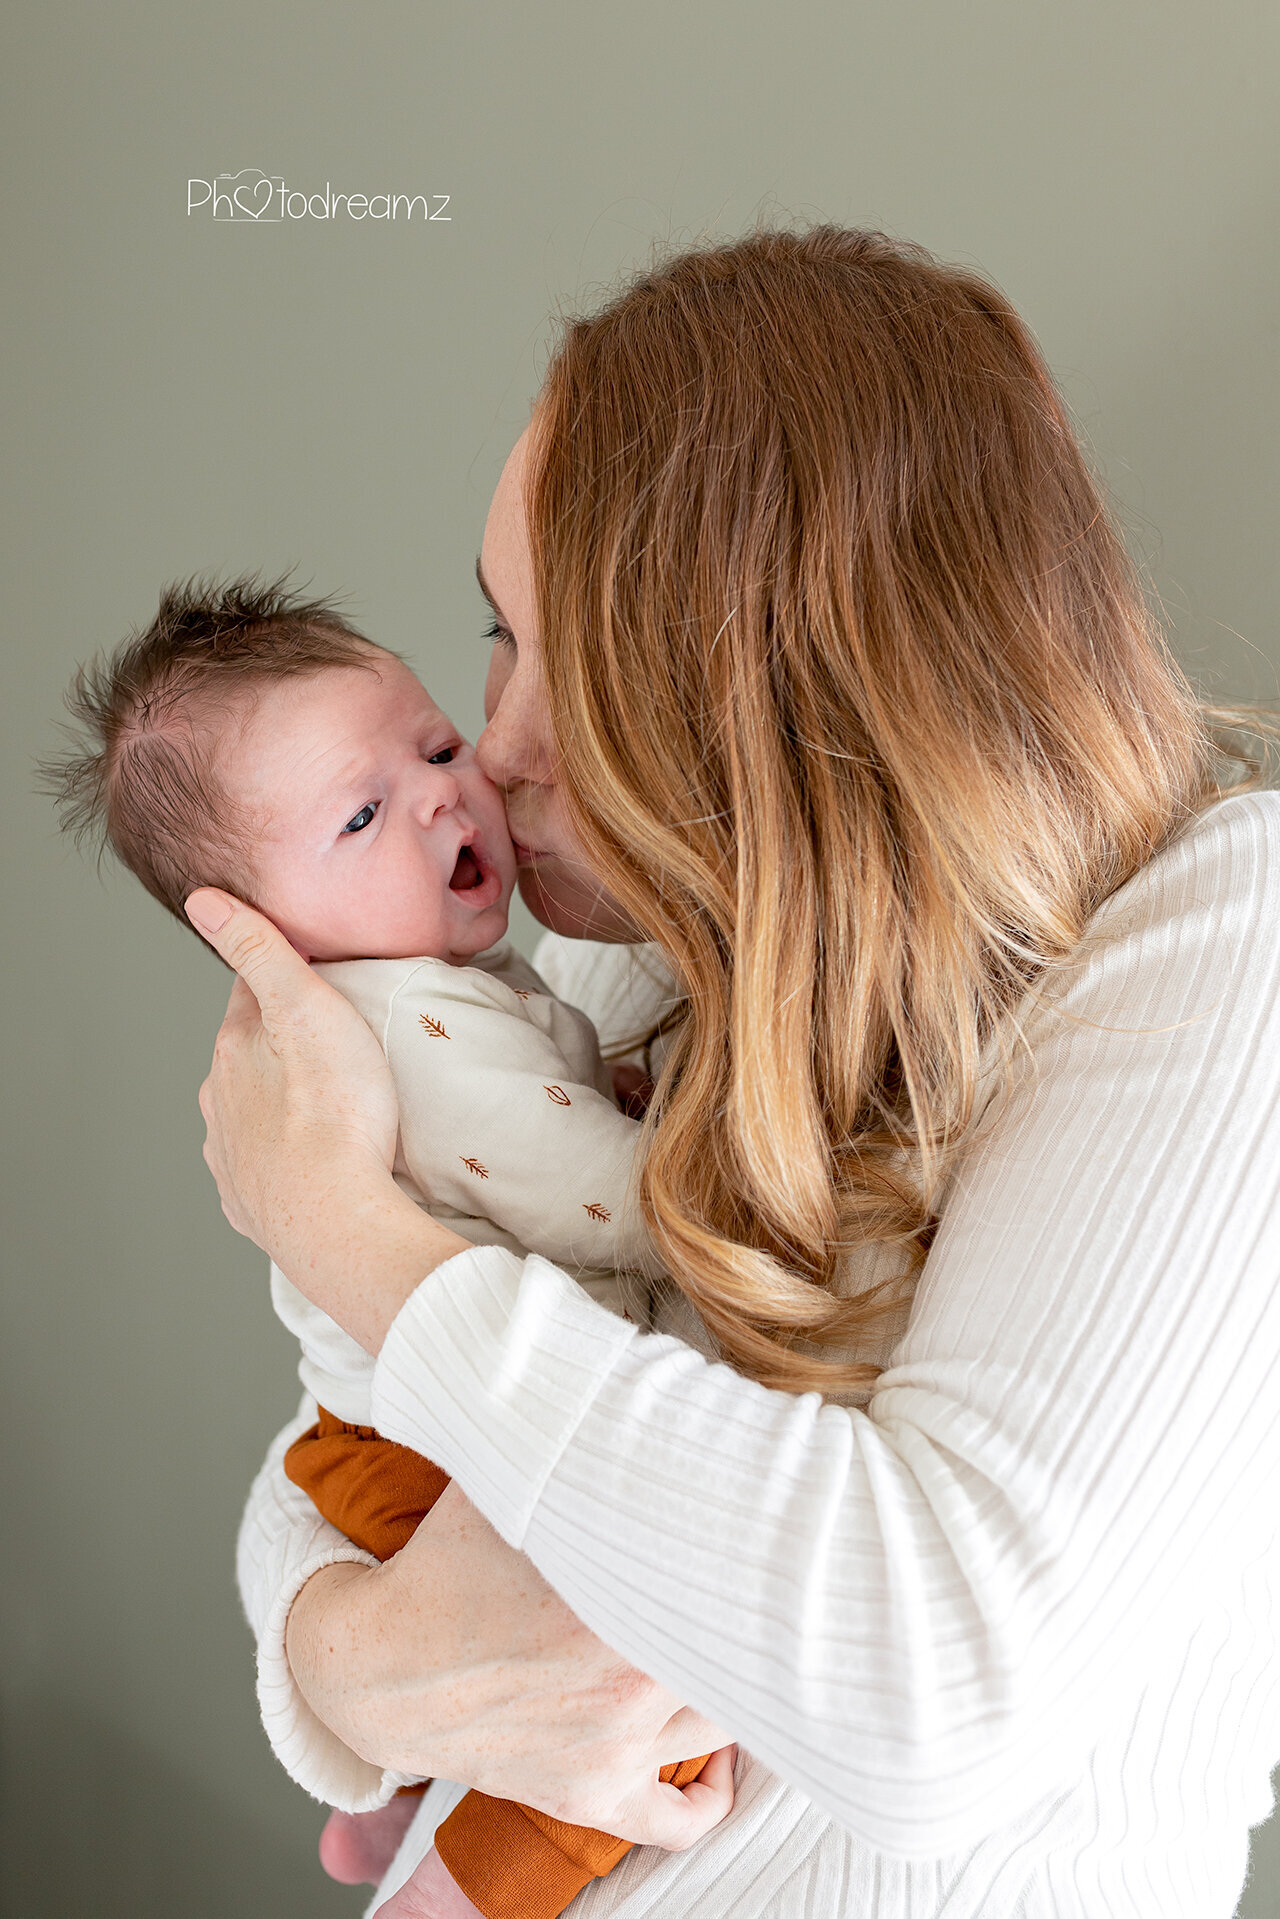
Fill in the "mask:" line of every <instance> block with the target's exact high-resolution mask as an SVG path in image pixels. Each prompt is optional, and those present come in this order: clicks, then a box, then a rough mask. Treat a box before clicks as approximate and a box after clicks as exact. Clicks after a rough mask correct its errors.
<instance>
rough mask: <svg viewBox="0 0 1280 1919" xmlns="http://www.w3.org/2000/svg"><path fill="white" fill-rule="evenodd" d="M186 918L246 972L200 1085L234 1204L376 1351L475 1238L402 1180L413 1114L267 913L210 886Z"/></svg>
mask: <svg viewBox="0 0 1280 1919" xmlns="http://www.w3.org/2000/svg"><path fill="white" fill-rule="evenodd" d="M187 917H188V918H189V919H190V920H191V923H192V925H193V926H195V927H196V928H197V930H198V931H199V932H201V933H202V934H203V935H204V937H205V938H206V939H207V940H208V942H209V944H210V945H211V946H212V947H213V948H214V949H215V951H217V952H218V953H220V954H221V956H222V958H223V959H225V960H226V962H227V964H228V965H229V966H232V967H234V969H235V971H236V972H237V973H238V974H239V976H240V977H239V978H238V980H237V981H236V984H235V986H234V987H233V988H232V991H231V998H230V1001H229V1002H228V1005H227V1014H226V1018H225V1019H224V1020H223V1022H222V1027H221V1030H220V1031H219V1034H218V1039H217V1043H216V1045H215V1047H214V1055H213V1066H212V1068H211V1069H210V1073H209V1077H208V1079H207V1080H206V1081H205V1083H204V1085H203V1086H202V1087H201V1088H200V1110H201V1112H202V1113H203V1114H204V1118H205V1123H206V1126H207V1127H208V1137H207V1138H206V1141H205V1147H204V1156H205V1159H206V1160H207V1162H208V1164H209V1168H210V1170H211V1172H212V1173H213V1176H214V1178H215V1179H216V1180H217V1182H218V1192H219V1195H220V1196H221V1199H222V1210H223V1212H224V1213H225V1214H226V1216H227V1218H228V1219H229V1220H230V1222H231V1224H232V1225H233V1226H234V1227H235V1229H236V1231H237V1232H239V1233H244V1234H245V1235H246V1236H247V1237H248V1238H249V1239H252V1240H253V1241H254V1242H255V1244H256V1245H258V1246H261V1247H262V1248H263V1250H264V1251H265V1252H268V1253H270V1255H271V1257H272V1258H273V1259H274V1260H275V1262H276V1264H277V1265H278V1266H279V1267H280V1268H281V1269H282V1270H283V1271H284V1272H285V1273H287V1274H288V1276H289V1278H290V1279H291V1280H292V1281H293V1283H294V1285H295V1286H297V1287H298V1288H299V1289H300V1290H301V1291H302V1292H304V1293H305V1294H306V1295H307V1297H308V1298H309V1299H311V1300H313V1301H314V1302H315V1304H316V1305H318V1306H321V1307H322V1308H323V1309H324V1310H325V1311H326V1312H327V1313H329V1314H330V1315H331V1316H332V1318H334V1319H336V1320H337V1322H338V1324H339V1325H340V1326H343V1327H345V1328H346V1330H347V1331H348V1332H349V1333H351V1334H352V1335H353V1337H354V1338H356V1339H358V1340H359V1341H360V1343H361V1344H362V1345H363V1346H365V1347H366V1349H367V1350H368V1351H370V1352H376V1351H377V1350H378V1348H379V1347H380V1346H381V1343H382V1339H383V1337H384V1335H385V1333H386V1330H387V1327H388V1326H389V1325H390V1324H391V1321H392V1320H393V1319H394V1317H395V1315H396V1313H397V1312H398V1311H399V1309H400V1307H401V1306H402V1305H403V1304H404V1301H405V1300H406V1299H407V1298H408V1296H409V1294H410V1293H411V1292H412V1291H413V1290H414V1288H415V1287H416V1286H417V1285H418V1283H419V1282H420V1281H421V1280H422V1279H423V1278H424V1277H425V1275H426V1274H427V1273H429V1272H430V1271H432V1270H433V1268H434V1267H436V1266H438V1265H439V1264H440V1263H441V1261H442V1260H444V1259H448V1258H450V1257H451V1256H452V1254H454V1253H456V1252H461V1251H463V1250H464V1248H465V1247H466V1245H467V1241H465V1240H463V1239H460V1238H459V1237H458V1235H457V1234H456V1233H450V1232H448V1231H447V1230H446V1229H445V1228H444V1227H442V1226H439V1225H437V1223H436V1222H435V1220H433V1219H432V1218H431V1217H430V1215H429V1214H427V1213H424V1212H422V1210H421V1209H420V1208H419V1207H417V1206H415V1205H414V1204H413V1202H412V1201H411V1200H410V1199H409V1198H407V1197H406V1195H405V1194H403V1193H401V1191H400V1190H399V1188H398V1187H397V1186H396V1184H395V1181H394V1180H393V1179H392V1178H391V1171H390V1169H391V1164H392V1161H393V1159H394V1156H395V1144H396V1131H397V1126H398V1113H397V1107H396V1095H395V1088H394V1086H393V1084H392V1081H391V1074H390V1072H389V1071H388V1069H387V1062H386V1060H385V1058H384V1057H383V1054H382V1049H381V1048H380V1047H379V1045H378V1042H377V1041H376V1040H375V1038H374V1036H373V1034H372V1033H371V1032H370V1030H369V1028H368V1027H367V1026H366V1025H365V1022H364V1021H363V1020H362V1019H361V1018H360V1015H359V1014H358V1013H357V1012H356V1011H355V1009H354V1007H352V1006H350V1005H348V1003H347V1001H346V1000H345V999H343V997H342V995H341V994H340V993H336V992H335V991H334V990H333V988H332V987H331V986H327V985H326V984H325V982H324V981H323V980H321V979H319V978H318V977H317V976H316V974H314V973H313V972H312V971H311V968H310V967H309V966H308V965H307V963H306V961H305V960H304V959H302V958H301V956H300V955H299V954H298V953H296V952H295V951H294V949H293V948H292V947H291V946H290V944H289V942H288V941H287V940H286V939H285V937H284V935H283V934H282V933H280V932H279V931H278V930H277V928H276V927H274V926H273V925H272V924H271V922H270V921H269V920H267V919H264V918H263V916H262V914H260V913H255V912H254V911H253V910H252V909H251V908H249V907H247V906H243V905H241V904H240V902H239V901H237V900H233V899H232V898H231V897H230V896H229V895H228V894H226V893H221V892H215V891H214V890H213V889H211V888H208V887H203V888H201V889H200V891H198V892H195V893H193V894H192V895H191V897H190V899H189V900H188V901H187Z"/></svg>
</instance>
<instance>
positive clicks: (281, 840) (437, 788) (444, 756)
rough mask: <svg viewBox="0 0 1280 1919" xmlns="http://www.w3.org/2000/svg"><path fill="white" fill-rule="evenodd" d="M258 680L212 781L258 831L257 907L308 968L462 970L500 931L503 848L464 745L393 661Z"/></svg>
mask: <svg viewBox="0 0 1280 1919" xmlns="http://www.w3.org/2000/svg"><path fill="white" fill-rule="evenodd" d="M372 657H373V660H374V668H373V670H372V671H369V670H366V669H365V668H363V667H345V666H344V667H324V668H321V669H319V670H317V671H316V672H314V673H309V674H305V675H303V676H301V677H299V678H297V679H285V680H277V681H274V682H271V683H269V684H268V685H267V687H266V689H265V690H264V691H263V692H262V694H261V695H260V697H258V699H257V703H256V704H255V705H254V707H253V708H252V710H251V712H250V714H249V717H248V719H247V721H246V722H245V723H244V725H243V727H242V728H239V729H237V727H236V726H235V725H229V726H228V730H227V739H226V745H225V749H224V750H223V751H222V752H220V753H219V754H218V766H219V772H220V774H221V776H222V778H223V780H224V781H225V783H226V786H227V789H228V791H229V792H230V794H231V795H232V797H233V799H234V800H235V801H236V802H237V804H238V805H239V806H240V807H242V808H244V809H245V810H246V812H247V814H248V816H249V818H250V819H251V820H253V821H254V822H257V823H260V829H261V830H260V837H259V839H258V842H257V844H256V846H255V847H254V849H253V853H252V856H251V865H252V868H253V871H254V874H255V877H256V880H257V891H256V898H257V904H258V905H259V906H260V907H261V908H262V910H263V912H264V913H266V914H268V915H269V916H270V918H271V919H273V920H274V921H275V923H276V925H277V926H279V928H280V930H281V931H282V932H283V933H285V934H286V935H287V937H288V938H289V939H290V940H291V941H292V942H293V944H294V945H295V946H296V947H297V949H298V951H299V952H301V953H303V954H305V956H306V957H307V958H308V959H320V960H336V959H407V958H412V957H415V956H417V955H419V954H421V955H423V956H427V955H431V956H433V957H434V958H437V959H445V960H451V961H454V962H456V963H458V964H461V965H465V964H466V963H467V962H468V961H469V960H470V959H472V958H474V956H475V955H476V954H477V953H481V952H483V951H484V949H485V948H486V947H487V946H492V945H493V944H494V942H495V941H496V940H499V939H501V938H502V936H503V934H504V933H505V932H506V930H507V908H508V905H509V903H510V899H511V889H512V886H513V885H514V883H515V871H516V863H515V854H514V852H513V851H512V846H511V837H510V835H509V834H508V832H507V822H506V815H505V813H504V811H503V805H502V798H501V795H500V794H499V792H498V789H497V787H496V786H494V784H493V783H492V781H491V780H488V779H486V777H485V775H484V774H483V773H482V772H481V771H480V768H479V767H478V766H477V765H476V757H475V751H474V749H473V748H472V747H471V746H469V745H468V744H467V742H466V741H465V740H464V739H462V737H461V736H460V735H459V733H458V731H457V729H456V728H455V727H454V726H453V724H452V723H451V722H450V721H449V720H448V719H447V718H446V716H445V715H444V714H443V713H442V712H441V711H440V709H439V707H438V706H437V705H436V703H435V701H434V700H433V699H432V698H431V696H430V695H429V694H428V692H427V691H426V688H425V687H424V686H422V684H421V683H420V682H419V681H418V680H417V679H416V678H415V676H414V675H413V674H412V673H411V672H410V671H409V669H408V667H407V666H404V665H403V664H402V663H401V662H400V661H399V660H395V659H392V658H391V656H390V655H389V654H382V653H374V654H373V655H372Z"/></svg>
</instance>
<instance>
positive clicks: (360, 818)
mask: <svg viewBox="0 0 1280 1919" xmlns="http://www.w3.org/2000/svg"><path fill="white" fill-rule="evenodd" d="M377 810H378V802H377V801H376V800H370V801H369V804H368V805H367V806H362V807H361V808H360V811H359V812H358V813H353V814H352V816H351V818H350V819H349V820H348V821H347V823H346V825H345V826H344V827H343V829H342V831H343V832H344V833H363V832H364V829H365V827H366V826H368V824H369V822H370V821H371V820H372V818H373V816H374V814H375V813H376V812H377Z"/></svg>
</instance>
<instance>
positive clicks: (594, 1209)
mask: <svg viewBox="0 0 1280 1919" xmlns="http://www.w3.org/2000/svg"><path fill="white" fill-rule="evenodd" d="M582 1210H583V1212H584V1213H585V1214H586V1215H587V1218H588V1219H598V1220H600V1221H602V1222H603V1224H604V1225H606V1226H607V1225H608V1223H609V1221H610V1219H611V1218H612V1214H610V1213H607V1212H606V1211H605V1209H604V1207H603V1206H601V1205H600V1204H599V1203H598V1202H597V1201H596V1200H592V1202H591V1204H590V1205H589V1206H588V1205H587V1203H586V1202H585V1200H584V1201H583V1206H582Z"/></svg>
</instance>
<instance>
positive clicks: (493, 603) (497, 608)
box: [476, 554, 506, 620]
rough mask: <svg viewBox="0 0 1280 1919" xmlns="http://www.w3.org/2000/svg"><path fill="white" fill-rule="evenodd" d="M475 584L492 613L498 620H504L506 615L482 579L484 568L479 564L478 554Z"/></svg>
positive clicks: (477, 557)
mask: <svg viewBox="0 0 1280 1919" xmlns="http://www.w3.org/2000/svg"><path fill="white" fill-rule="evenodd" d="M476 584H477V586H478V587H479V588H480V591H481V592H482V593H483V594H484V597H485V599H486V600H488V602H489V605H490V606H491V607H492V609H493V611H494V612H495V613H496V614H497V616H498V618H499V619H500V620H501V619H505V618H506V615H505V614H504V613H503V611H502V608H501V607H500V606H499V605H498V602H497V601H496V600H495V599H494V597H493V595H492V593H491V592H490V591H489V586H488V582H487V581H486V579H485V577H484V568H483V566H481V564H480V556H479V554H477V555H476Z"/></svg>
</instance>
